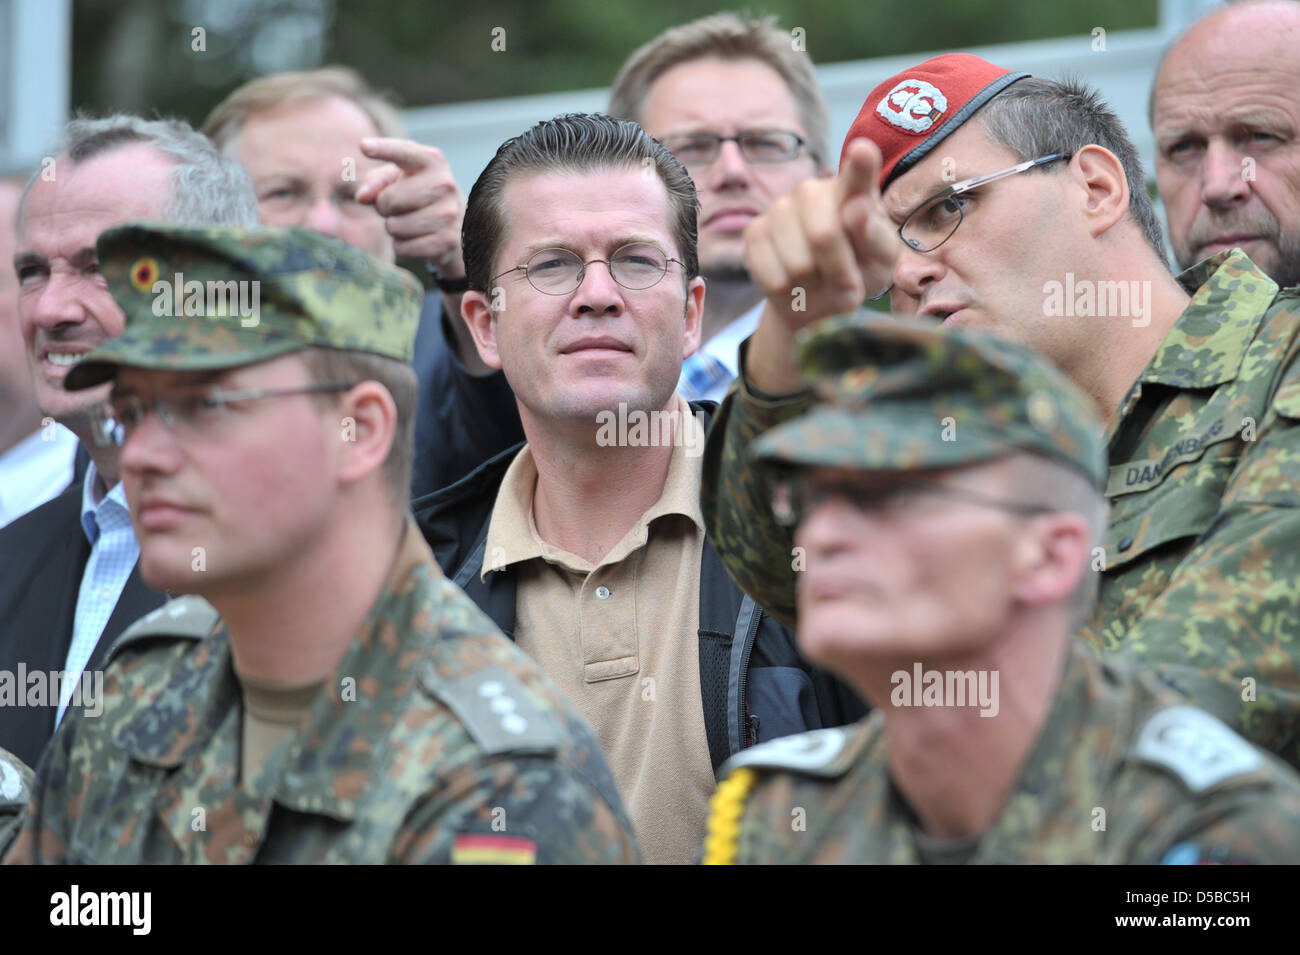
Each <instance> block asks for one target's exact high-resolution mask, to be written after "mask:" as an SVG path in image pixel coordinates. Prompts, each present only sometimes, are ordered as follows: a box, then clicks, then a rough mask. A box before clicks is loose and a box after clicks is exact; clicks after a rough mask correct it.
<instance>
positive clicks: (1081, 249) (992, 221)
mask: <svg viewBox="0 0 1300 955" xmlns="http://www.w3.org/2000/svg"><path fill="white" fill-rule="evenodd" d="M900 240H901V241H900ZM746 264H747V267H748V269H749V272H750V274H751V275H752V276H753V278H754V280H755V282H756V283H757V284H758V285H759V286H760V287H761V288H762V289H763V290H764V293H765V295H766V297H767V305H766V307H765V310H764V313H763V316H762V319H761V321H760V323H759V326H758V329H757V330H756V332H755V333H754V335H753V337H752V338H751V339H750V340H749V342H748V345H747V350H746V351H743V352H742V365H741V370H742V375H741V378H740V379H739V380H738V384H737V385H736V386H734V387H733V390H732V393H731V394H730V395H729V397H728V400H727V402H726V403H725V404H724V405H723V406H722V407H721V408H720V409H719V411H718V418H717V421H716V422H715V424H714V426H713V430H712V431H711V433H710V436H709V445H708V449H707V451H706V456H705V471H704V485H703V488H704V489H703V497H704V514H705V519H706V523H707V526H708V531H709V533H710V535H711V539H712V540H713V541H714V544H715V546H716V547H717V549H718V552H719V553H720V554H721V555H722V557H723V560H724V562H725V563H726V564H727V566H728V569H729V570H730V571H731V573H732V574H733V575H734V576H735V577H736V579H737V580H738V581H739V582H740V584H741V585H742V586H743V587H744V588H745V589H746V590H747V591H748V592H749V593H750V594H752V595H753V596H754V597H755V599H756V600H757V601H758V602H759V603H760V604H763V605H765V606H767V607H768V608H769V609H770V610H771V611H772V612H773V614H774V616H776V617H777V618H778V619H781V620H782V621H783V622H785V623H787V624H793V623H794V622H795V620H794V617H795V610H794V589H795V579H796V576H797V571H798V570H800V569H803V565H802V564H801V562H800V555H799V554H797V553H796V554H795V555H794V560H792V559H791V549H790V546H791V541H790V538H789V533H788V530H783V529H782V528H781V527H780V526H779V525H776V524H775V523H774V522H772V521H770V520H769V519H768V517H769V515H770V507H769V504H770V501H771V490H772V489H771V488H769V487H766V486H764V484H763V481H762V479H761V478H760V477H759V476H758V475H755V474H754V473H753V472H752V471H751V470H750V469H749V468H748V466H747V457H746V452H747V449H748V446H749V444H750V443H751V442H752V441H753V439H754V438H755V437H756V436H757V435H758V434H760V433H762V432H764V431H766V430H767V429H769V428H771V427H773V426H775V425H777V424H779V423H781V422H783V421H786V420H789V419H790V418H792V417H794V416H796V415H798V414H800V413H801V412H802V411H804V410H806V408H807V406H808V401H809V396H808V395H807V394H806V393H800V391H799V388H800V381H799V377H798V373H797V369H796V366H795V364H794V354H795V351H794V340H795V336H796V333H798V332H799V331H800V330H801V329H803V328H805V327H806V326H809V325H811V324H813V323H814V322H815V321H817V320H818V319H820V318H823V317H825V316H828V315H833V314H836V313H839V312H844V311H848V310H851V309H854V308H856V307H857V306H858V305H860V304H861V302H862V301H863V300H864V299H865V298H867V297H869V296H878V295H883V294H884V293H885V292H888V293H889V294H890V296H891V304H892V307H893V310H894V311H895V312H897V313H900V314H905V315H918V316H923V317H928V318H931V319H933V320H935V321H937V322H942V323H943V324H944V325H945V326H952V327H961V328H981V329H986V330H991V331H994V332H996V333H998V334H1002V335H1005V336H1007V337H1009V338H1012V339H1014V340H1017V341H1019V342H1021V343H1023V344H1027V345H1029V346H1031V347H1033V348H1035V349H1037V350H1038V351H1039V352H1041V353H1042V354H1044V355H1046V356H1047V357H1049V358H1051V359H1052V360H1053V361H1055V363H1056V364H1057V365H1058V366H1059V367H1060V368H1061V369H1062V370H1063V371H1064V372H1066V374H1068V375H1069V376H1070V377H1071V378H1072V379H1073V380H1074V381H1075V382H1076V383H1077V384H1078V385H1079V386H1080V387H1081V388H1082V389H1083V391H1084V392H1085V393H1086V394H1087V395H1088V396H1089V397H1091V398H1092V400H1093V401H1094V402H1095V404H1096V406H1097V409H1098V410H1099V412H1100V414H1101V417H1102V419H1103V420H1104V421H1105V422H1106V430H1105V437H1106V440H1107V442H1108V453H1109V459H1110V461H1109V465H1110V466H1109V473H1108V479H1107V486H1106V496H1107V499H1108V501H1109V504H1110V509H1111V517H1110V522H1109V526H1108V528H1107V530H1106V532H1105V534H1104V535H1103V537H1102V539H1101V540H1100V541H1098V542H1097V546H1096V547H1095V548H1094V549H1093V558H1092V559H1093V564H1094V566H1095V567H1096V568H1097V569H1098V570H1100V571H1102V584H1101V595H1100V601H1099V603H1098V606H1097V609H1096V611H1095V612H1094V614H1093V616H1092V618H1091V620H1090V621H1089V622H1088V623H1087V624H1085V626H1084V627H1083V628H1082V631H1081V633H1082V635H1083V636H1084V637H1085V638H1086V639H1088V640H1090V641H1091V642H1093V643H1094V644H1095V645H1097V646H1098V647H1102V648H1105V649H1108V650H1110V651H1112V652H1114V653H1116V654H1119V655H1123V656H1128V657H1135V658H1137V659H1138V660H1140V661H1142V662H1143V663H1145V664H1146V665H1148V666H1150V667H1152V668H1153V669H1154V670H1155V671H1156V672H1157V673H1158V674H1159V675H1160V676H1161V677H1163V678H1164V679H1165V681H1166V682H1168V683H1170V684H1172V685H1173V686H1174V687H1175V688H1176V689H1178V690H1180V691H1182V692H1183V693H1185V694H1187V695H1189V696H1191V697H1192V698H1193V699H1194V700H1195V702H1196V703H1197V704H1198V705H1200V706H1201V707H1202V708H1204V709H1208V710H1210V711H1211V712H1213V713H1214V714H1215V715H1217V716H1219V717H1220V718H1222V719H1223V720H1225V721H1226V722H1228V723H1230V724H1232V725H1233V726H1234V727H1235V728H1236V729H1237V730H1238V731H1239V732H1241V733H1242V734H1243V735H1245V736H1247V737H1248V738H1250V739H1251V740H1252V741H1254V742H1255V743H1257V744H1258V745H1260V746H1261V747H1263V748H1265V749H1269V750H1271V751H1273V752H1276V753H1278V754H1279V755H1281V756H1282V757H1283V758H1285V759H1287V760H1288V761H1289V762H1291V763H1292V764H1293V765H1300V675H1298V674H1300V644H1298V643H1297V642H1296V641H1295V639H1294V635H1293V632H1292V628H1293V627H1294V621H1295V619H1296V606H1297V603H1300V578H1298V577H1297V569H1298V568H1297V558H1296V557H1295V556H1294V555H1295V546H1294V543H1295V540H1296V538H1297V536H1298V535H1300V491H1297V490H1296V489H1297V488H1298V487H1300V366H1298V363H1297V360H1296V356H1297V352H1300V302H1298V301H1297V296H1296V293H1295V292H1294V291H1288V292H1279V289H1278V286H1277V284H1276V283H1274V282H1273V281H1272V280H1271V279H1269V277H1268V276H1267V275H1265V274H1264V273H1263V272H1262V271H1261V270H1260V269H1259V268H1257V267H1256V266H1255V265H1254V264H1253V263H1252V262H1251V261H1250V259H1249V258H1248V257H1247V256H1246V255H1245V253H1243V252H1242V251H1241V250H1239V249H1227V250H1224V251H1221V252H1218V253H1217V254H1215V255H1214V256H1212V257H1211V258H1209V259H1206V260H1205V261H1203V262H1200V263H1198V264H1197V265H1195V266H1194V267H1192V268H1191V269H1189V270H1188V271H1186V272H1184V273H1183V274H1182V275H1180V276H1177V277H1175V276H1173V275H1171V274H1170V272H1169V271H1168V268H1167V266H1166V257H1165V249H1164V243H1163V240H1162V237H1161V233H1160V226H1159V222H1158V220H1157V218H1156V215H1155V211H1154V209H1153V208H1152V204H1151V201H1150V198H1149V197H1148V195H1147V192H1146V187H1145V177H1144V176H1143V173H1142V168H1141V164H1140V162H1139V160H1138V158H1137V153H1136V150H1135V149H1134V148H1133V145H1132V142H1131V141H1130V140H1129V137H1128V135H1127V133H1126V132H1125V130H1124V128H1123V126H1122V125H1121V124H1120V123H1119V121H1118V119H1117V118H1116V117H1115V115H1114V113H1113V112H1112V111H1111V110H1110V109H1108V108H1107V107H1106V105H1105V104H1104V103H1103V101H1102V100H1101V98H1100V97H1099V96H1098V95H1097V94H1096V93H1095V92H1093V91H1091V90H1089V89H1088V88H1086V87H1084V86H1082V85H1080V84H1077V83H1071V82H1054V81H1049V80H1043V79H1036V78H1033V77H1029V76H1028V75H1027V74H1024V73H1015V72H1012V71H1009V70H1006V69H1002V68H1000V67H997V66H994V65H993V64H991V63H988V62H986V61H984V60H981V59H979V58H978V57H974V56H969V55H966V54H948V55H944V56H939V57H935V58H933V59H931V60H927V61H926V62H924V63H921V64H919V65H917V66H916V67H914V68H912V69H908V70H905V71H903V72H902V73H900V74H898V75H897V76H894V77H891V78H890V79H888V80H886V81H884V82H883V83H881V84H880V85H879V86H878V87H876V89H875V90H873V91H872V92H871V94H870V96H868V97H867V100H866V103H865V104H864V105H863V107H862V111H861V112H860V113H859V115H858V118H857V119H856V121H855V122H854V124H853V127H852V129H851V130H850V132H849V136H848V138H847V140H846V144H845V148H844V151H843V153H842V155H841V160H840V171H839V175H838V177H837V178H835V179H832V180H821V181H808V182H804V183H802V184H801V185H800V186H799V187H798V188H797V189H796V190H795V192H794V193H793V194H792V195H790V196H788V197H785V198H783V199H779V200H777V201H776V202H774V203H773V204H772V206H771V207H770V208H769V209H768V211H767V212H766V213H765V214H764V215H763V216H762V217H760V218H759V219H757V220H756V221H755V222H754V223H752V224H751V226H750V227H749V229H748V231H747V233H746ZM934 427H935V428H936V429H941V428H944V427H945V423H944V422H942V421H936V422H935V423H934ZM951 440H956V441H960V440H961V435H960V434H953V435H952V436H951ZM792 567H793V570H792Z"/></svg>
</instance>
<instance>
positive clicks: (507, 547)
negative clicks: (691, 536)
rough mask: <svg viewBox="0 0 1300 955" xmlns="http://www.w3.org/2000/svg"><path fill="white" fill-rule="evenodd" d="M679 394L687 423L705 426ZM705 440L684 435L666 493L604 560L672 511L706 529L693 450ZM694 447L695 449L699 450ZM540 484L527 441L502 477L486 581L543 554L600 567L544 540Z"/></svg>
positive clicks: (640, 540) (640, 543)
mask: <svg viewBox="0 0 1300 955" xmlns="http://www.w3.org/2000/svg"><path fill="white" fill-rule="evenodd" d="M673 400H674V408H675V409H676V410H677V412H678V414H680V415H682V416H683V418H682V421H683V427H688V428H701V429H702V428H703V427H704V424H703V422H701V421H700V420H699V419H698V418H696V417H695V415H694V413H693V412H692V411H691V406H690V405H689V404H688V403H687V401H686V399H685V398H683V397H682V396H681V395H678V394H674V395H673ZM687 416H689V420H687ZM703 446H704V442H703V441H702V440H698V441H696V440H691V441H682V442H681V443H679V444H678V445H677V446H676V447H674V448H673V456H672V460H671V461H669V463H668V476H667V478H666V479H665V481H664V489H663V493H662V494H660V495H659V499H658V500H657V501H655V503H654V504H652V505H651V506H650V508H649V509H648V510H647V511H646V512H645V513H644V514H642V515H641V517H640V519H639V520H638V521H637V522H636V524H635V525H634V526H633V527H632V528H631V529H630V530H629V531H628V532H627V534H626V535H625V536H624V537H623V539H622V540H621V541H619V542H618V543H617V544H615V545H614V547H613V549H612V550H610V552H609V553H608V554H606V555H605V558H604V560H602V561H601V564H616V563H618V562H619V561H621V560H623V558H625V557H626V556H627V555H628V554H631V553H633V552H634V551H636V550H637V549H638V548H640V547H644V546H645V544H646V541H647V539H648V538H649V534H650V524H651V523H653V522H654V521H656V520H658V519H659V518H661V517H666V516H667V515H669V514H680V515H682V516H684V517H687V518H689V519H690V520H692V521H694V522H695V526H696V527H698V528H699V529H700V530H701V531H703V530H704V512H703V511H702V510H701V509H700V464H699V461H693V460H692V457H693V456H694V457H698V456H699V454H700V453H701V452H702V451H703ZM691 449H694V454H692V451H691ZM536 487H537V465H536V464H535V463H534V461H533V453H532V449H531V448H530V447H529V446H528V445H524V446H523V448H521V449H520V451H519V453H518V454H517V455H515V459H514V460H513V461H511V462H510V467H509V468H508V469H507V470H506V473H505V477H503V478H502V480H501V487H500V490H498V492H497V499H496V503H495V504H494V505H493V506H492V517H491V520H490V522H489V524H488V533H487V541H486V543H485V545H484V549H483V567H482V568H481V569H480V570H479V579H480V580H483V581H486V580H487V575H488V574H489V573H491V572H492V571H496V570H504V569H505V568H507V567H509V566H510V565H511V564H516V563H519V562H521V561H527V560H532V559H534V558H537V557H541V558H542V559H543V560H546V561H547V562H548V563H555V564H560V565H562V566H564V567H567V568H568V569H570V570H573V571H575V572H579V573H590V572H591V571H592V570H594V569H595V567H593V566H592V565H591V564H589V563H588V562H587V561H585V560H583V559H582V558H581V557H578V556H577V555H576V554H571V553H569V552H568V551H566V550H563V549H561V548H558V547H554V546H552V545H551V544H548V543H547V542H546V541H544V540H542V537H541V535H540V534H539V533H538V532H537V523H536V521H534V520H533V492H534V489H535V488H536Z"/></svg>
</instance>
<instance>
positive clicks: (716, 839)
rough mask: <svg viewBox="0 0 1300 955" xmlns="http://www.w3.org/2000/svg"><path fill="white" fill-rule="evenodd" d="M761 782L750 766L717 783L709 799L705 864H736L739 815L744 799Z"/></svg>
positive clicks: (741, 811)
mask: <svg viewBox="0 0 1300 955" xmlns="http://www.w3.org/2000/svg"><path fill="white" fill-rule="evenodd" d="M757 783H758V774H757V773H756V772H754V771H753V770H752V769H750V768H749V767H748V766H743V767H741V768H740V769H737V770H736V771H735V772H733V773H732V774H731V775H730V776H728V777H727V778H726V779H724V780H723V781H722V782H720V783H719V784H718V788H717V790H716V791H715V792H714V793H713V797H712V798H711V799H710V800H709V829H708V834H707V835H706V836H705V837H704V859H703V864H704V865H735V864H736V854H737V853H738V852H739V851H740V817H741V815H742V814H743V813H744V812H745V800H747V799H748V798H749V794H750V791H751V790H753V788H754V786H755V784H757Z"/></svg>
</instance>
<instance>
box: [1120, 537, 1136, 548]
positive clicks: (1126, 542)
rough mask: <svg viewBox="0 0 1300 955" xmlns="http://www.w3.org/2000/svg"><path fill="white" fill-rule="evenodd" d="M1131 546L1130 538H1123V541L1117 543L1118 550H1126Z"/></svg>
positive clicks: (1131, 539)
mask: <svg viewBox="0 0 1300 955" xmlns="http://www.w3.org/2000/svg"><path fill="white" fill-rule="evenodd" d="M1132 546H1133V538H1131V537H1125V538H1124V539H1123V540H1121V541H1120V542H1119V549H1120V550H1128V549H1129V548H1130V547H1132Z"/></svg>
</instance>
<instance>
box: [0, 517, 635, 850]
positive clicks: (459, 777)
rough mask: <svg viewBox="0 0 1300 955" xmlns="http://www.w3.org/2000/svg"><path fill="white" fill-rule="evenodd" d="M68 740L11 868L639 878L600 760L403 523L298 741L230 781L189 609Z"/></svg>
mask: <svg viewBox="0 0 1300 955" xmlns="http://www.w3.org/2000/svg"><path fill="white" fill-rule="evenodd" d="M104 692H105V702H104V708H103V714H102V716H100V717H99V718H98V719H92V718H88V717H85V716H84V714H82V713H80V712H78V713H76V714H74V715H70V716H69V717H68V719H66V720H65V721H64V723H63V724H62V725H61V726H60V728H59V731H58V733H57V735H56V736H55V738H54V740H53V741H52V742H51V744H50V750H49V751H48V753H47V756H46V758H45V759H44V760H43V762H42V765H41V771H40V774H39V776H38V778H37V781H36V785H35V791H34V797H33V799H32V801H31V802H30V803H29V806H28V811H27V813H26V816H25V818H24V823H23V828H22V829H21V830H20V832H19V834H18V837H17V839H16V841H15V842H14V845H13V847H12V850H11V852H10V854H9V856H8V858H7V859H6V861H7V862H11V863H21V862H56V863H249V862H258V863H305V862H328V863H343V862H348V863H361V862H365V863H446V862H458V863H485V862H495V863H509V864H521V863H533V862H536V863H584V862H596V863H630V862H636V861H638V858H639V854H638V850H637V846H636V842H635V838H634V836H633V835H632V827H631V823H630V822H629V821H628V818H627V815H626V813H625V811H624V809H623V806H622V803H621V801H620V799H619V796H618V792H617V789H616V788H615V785H614V780H613V777H612V776H611V774H610V772H609V769H608V767H607V765H606V764H605V760H604V756H603V755H602V753H601V751H600V745H599V743H598V742H597V740H596V738H595V736H594V735H593V734H592V732H591V730H590V729H589V728H588V727H587V726H586V724H585V723H584V722H583V721H582V719H581V718H580V717H579V716H578V715H577V713H576V711H575V710H574V709H573V708H572V707H571V706H570V705H569V703H568V702H567V701H566V700H564V698H563V697H562V696H561V695H560V693H559V691H558V690H557V689H556V688H555V687H554V686H553V684H551V683H550V681H549V680H547V678H546V677H545V676H544V675H543V674H542V673H541V671H540V670H539V669H538V667H537V666H536V664H534V663H533V662H532V661H531V660H530V659H529V658H528V657H526V656H525V655H524V654H523V653H522V652H520V651H519V650H518V649H517V648H516V647H515V646H514V645H513V644H511V643H510V642H509V641H508V640H506V639H505V638H504V637H503V636H501V634H500V633H499V632H498V631H497V630H496V628H495V627H494V626H493V624H492V623H491V621H490V620H489V619H488V618H487V617H486V616H484V615H483V613H482V612H481V611H480V610H479V609H478V608H477V607H475V606H474V604H473V602H471V601H470V599H469V598H468V597H466V596H465V594H464V593H463V592H462V591H461V590H460V589H459V588H457V587H456V586H455V585H453V584H452V583H451V582H449V581H448V580H446V579H445V578H444V577H443V576H442V573H441V571H439V569H438V567H437V565H436V564H435V563H434V561H433V558H432V555H431V554H430V553H429V550H428V547H427V546H426V545H425V544H424V541H423V538H421V536H420V534H419V532H418V530H416V529H415V528H414V525H413V524H408V527H407V531H406V537H405V541H404V543H403V548H402V552H401V554H400V556H399V558H398V560H397V562H396V564H395V565H394V571H393V573H392V574H391V575H390V577H389V581H388V584H387V586H386V588H385V590H384V591H383V592H382V593H381V594H380V596H379V598H378V600H377V601H376V603H375V605H374V606H373V607H372V609H371V612H370V614H369V616H368V618H367V620H366V622H365V624H364V625H363V626H362V628H361V629H360V631H359V632H358V633H357V635H356V636H355V638H354V639H353V641H352V643H351V645H350V646H349V649H348V650H347V652H346V653H345V655H344V657H343V659H342V660H341V661H340V662H339V664H338V666H337V667H336V669H335V671H334V673H333V674H332V675H331V676H330V677H329V678H328V679H327V682H326V688H325V690H324V691H323V692H322V693H321V694H320V695H319V696H318V697H317V698H316V700H315V702H314V703H313V705H312V709H311V711H310V713H309V715H308V716H307V717H306V718H305V721H304V724H303V725H302V726H301V727H300V728H299V731H298V733H297V735H296V736H294V737H293V738H292V739H291V740H289V741H287V742H286V743H284V744H283V745H281V746H280V747H279V749H277V750H276V752H275V753H274V754H273V755H272V756H271V757H270V759H269V760H268V761H267V763H266V764H265V765H264V766H263V767H262V769H261V771H260V772H259V773H258V774H257V775H256V776H255V777H254V778H252V779H240V778H238V774H239V767H240V755H239V747H240V738H241V737H240V721H241V713H242V702H241V699H242V698H241V694H240V689H239V685H238V681H237V678H236V677H235V675H234V671H233V669H232V664H231V654H230V646H229V642H228V637H227V631H226V628H225V625H224V624H223V623H221V621H220V620H219V619H218V618H217V615H216V611H215V610H213V608H212V607H211V606H210V605H209V604H207V603H206V602H204V601H203V600H201V599H199V598H197V597H185V598H181V599H179V600H176V601H172V602H171V603H168V604H166V605H164V606H163V607H162V608H161V609H159V610H158V611H156V612H154V613H153V614H151V615H149V616H148V617H145V618H144V619H143V620H141V621H139V622H137V623H136V624H135V625H134V626H133V627H132V628H131V629H130V630H128V631H127V632H126V633H125V634H123V636H122V637H121V638H120V640H119V642H118V643H117V644H116V645H115V646H114V650H113V653H112V656H111V658H110V661H109V664H108V668H107V671H106V673H105V679H104Z"/></svg>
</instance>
